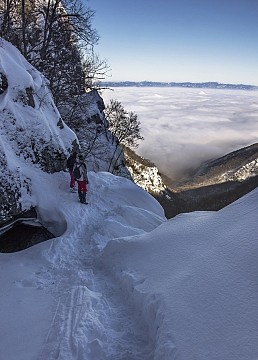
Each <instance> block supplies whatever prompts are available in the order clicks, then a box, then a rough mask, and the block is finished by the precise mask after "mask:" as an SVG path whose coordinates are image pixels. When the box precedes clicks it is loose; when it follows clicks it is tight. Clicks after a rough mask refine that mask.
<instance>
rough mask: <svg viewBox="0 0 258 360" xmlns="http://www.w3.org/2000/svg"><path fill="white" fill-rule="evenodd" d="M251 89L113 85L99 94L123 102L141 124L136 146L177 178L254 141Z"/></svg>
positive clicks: (257, 124) (256, 128) (257, 109)
mask: <svg viewBox="0 0 258 360" xmlns="http://www.w3.org/2000/svg"><path fill="white" fill-rule="evenodd" d="M257 95H258V93H257V92H255V91H241V90H237V91H236V90H232V91H231V90H212V89H205V90H202V91H200V89H182V88H136V87H130V88H115V89H114V91H113V92H111V91H105V92H104V94H103V98H104V100H105V102H106V103H107V102H108V101H109V99H111V98H113V99H117V100H119V101H121V102H122V104H123V105H124V107H125V109H126V110H128V111H134V112H136V113H137V114H138V118H139V120H140V122H141V125H142V135H143V136H144V139H145V140H144V141H143V142H141V143H140V146H139V148H138V150H137V153H139V154H140V155H141V156H144V157H146V158H149V159H150V160H152V161H154V162H155V163H156V165H157V166H158V167H159V169H160V171H161V172H163V173H165V174H166V175H168V176H170V177H171V178H172V179H176V178H178V177H179V176H182V174H183V173H184V172H185V171H187V170H190V169H193V168H196V167H197V166H199V165H200V164H201V163H202V162H203V161H207V160H209V159H213V158H217V157H220V156H223V155H225V154H227V153H228V152H231V151H234V150H237V149H239V148H241V147H244V146H247V145H250V144H252V143H255V142H257V141H258V121H257V119H258V105H257Z"/></svg>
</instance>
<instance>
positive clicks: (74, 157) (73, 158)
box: [66, 151, 77, 191]
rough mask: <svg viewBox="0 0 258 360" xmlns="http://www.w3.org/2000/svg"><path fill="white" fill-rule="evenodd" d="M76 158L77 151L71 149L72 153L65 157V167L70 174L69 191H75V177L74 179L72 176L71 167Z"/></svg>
mask: <svg viewBox="0 0 258 360" xmlns="http://www.w3.org/2000/svg"><path fill="white" fill-rule="evenodd" d="M76 158H77V151H73V152H72V154H71V155H70V156H69V158H68V159H67V165H66V167H67V169H68V171H69V174H70V190H71V191H76V190H75V189H74V187H75V179H74V176H73V168H74V165H75V162H76Z"/></svg>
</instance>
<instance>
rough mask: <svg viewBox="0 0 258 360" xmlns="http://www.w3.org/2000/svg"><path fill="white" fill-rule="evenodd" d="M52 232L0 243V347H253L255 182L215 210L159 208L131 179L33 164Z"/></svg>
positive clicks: (136, 353)
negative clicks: (17, 244)
mask: <svg viewBox="0 0 258 360" xmlns="http://www.w3.org/2000/svg"><path fill="white" fill-rule="evenodd" d="M29 176H30V177H31V178H32V184H33V197H34V200H35V202H36V203H37V204H38V210H39V214H40V216H41V221H42V222H44V223H45V224H46V225H48V227H49V228H50V230H51V231H52V232H54V233H55V234H56V235H57V236H58V237H57V238H56V239H53V240H48V241H47V242H44V243H41V244H38V245H36V246H34V247H31V248H29V249H26V250H23V251H21V252H17V253H13V254H0V268H1V271H0V284H1V294H0V322H1V327H0V359H4V360H46V359H48V360H54V359H55V360H56V359H58V360H75V359H76V360H84V359H85V360H86V359H87V360H88V359H89V360H106V359H110V360H111V359H112V360H138V359H139V360H150V359H158V360H161V359H162V360H163V359H164V360H172V359H180V360H207V359H209V360H224V359H226V360H254V359H257V358H258V341H257V339H258V301H257V295H258V280H257V279H258V264H257V255H258V238H257V234H258V231H257V230H258V223H257V210H258V191H257V190H254V191H253V192H252V193H250V194H248V195H247V196H245V197H243V198H241V199H239V200H238V201H237V202H235V203H233V204H232V205H230V206H228V207H227V208H224V209H222V210H221V211H219V212H196V213H191V214H183V215H179V216H177V217H176V218H174V219H171V220H166V219H165V217H164V214H163V210H162V208H161V207H160V205H159V204H158V203H157V202H156V200H155V199H153V198H152V197H151V196H150V195H149V194H148V193H146V192H145V191H143V190H142V189H140V188H139V187H137V186H136V185H134V184H133V183H131V182H130V181H129V180H126V179H123V178H119V177H115V176H113V175H111V174H108V173H93V172H90V173H89V192H88V201H89V205H82V204H80V203H79V202H78V199H77V194H74V193H70V192H69V189H68V187H69V185H68V184H69V176H68V173H64V172H62V173H56V174H52V175H50V174H46V173H43V172H41V171H40V170H39V169H36V168H35V169H32V168H31V173H30V174H29Z"/></svg>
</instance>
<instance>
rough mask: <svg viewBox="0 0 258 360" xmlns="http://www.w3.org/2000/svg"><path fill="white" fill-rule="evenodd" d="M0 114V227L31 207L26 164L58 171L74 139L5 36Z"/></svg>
mask: <svg viewBox="0 0 258 360" xmlns="http://www.w3.org/2000/svg"><path fill="white" fill-rule="evenodd" d="M0 117H1V121H0V165H1V172H0V186H1V189H2V191H1V194H0V225H1V223H4V222H6V221H8V220H10V219H11V218H12V217H13V216H15V215H17V214H19V213H20V212H22V211H24V210H27V209H28V208H29V207H28V206H30V205H29V201H28V198H29V197H30V194H31V179H30V177H29V176H28V174H27V173H28V171H27V170H26V169H25V167H24V165H25V164H27V165H28V166H29V167H32V166H37V167H40V168H41V169H42V170H43V171H47V172H54V171H60V170H62V169H63V168H64V164H65V159H66V155H67V152H68V149H71V148H72V143H73V142H76V141H77V140H76V136H75V134H74V133H73V132H72V131H71V130H70V129H69V128H68V127H67V126H66V125H65V124H64V122H63V121H62V119H61V117H60V114H59V112H58V110H57V108H56V106H55V104H54V102H53V98H52V94H51V92H50V90H49V88H48V84H47V80H46V79H45V78H44V76H43V75H42V74H40V73H39V72H38V71H37V70H36V69H35V68H34V67H33V66H32V65H30V64H29V63H28V62H27V61H26V60H25V58H24V57H23V56H22V55H21V53H20V52H19V51H18V50H17V49H16V48H15V47H14V46H13V45H11V44H10V43H8V42H7V41H4V40H3V39H0ZM6 204H8V206H7V205H6Z"/></svg>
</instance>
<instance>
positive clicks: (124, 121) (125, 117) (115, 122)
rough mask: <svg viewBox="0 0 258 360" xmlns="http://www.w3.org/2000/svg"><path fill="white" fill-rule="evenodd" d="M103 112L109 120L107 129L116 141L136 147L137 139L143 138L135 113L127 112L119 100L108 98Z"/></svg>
mask: <svg viewBox="0 0 258 360" xmlns="http://www.w3.org/2000/svg"><path fill="white" fill-rule="evenodd" d="M104 112H105V115H106V119H107V120H108V122H109V130H110V131H111V132H112V133H113V134H114V135H115V137H116V138H117V140H118V143H119V144H121V145H123V146H126V147H129V148H136V147H137V146H138V141H139V140H143V137H142V136H141V134H140V132H141V123H140V121H138V119H137V118H138V117H137V114H135V113H134V112H127V111H126V110H125V109H124V107H123V105H122V104H121V103H120V102H119V101H117V100H113V99H111V100H110V103H109V104H108V105H107V107H106V109H105V110H104Z"/></svg>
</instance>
